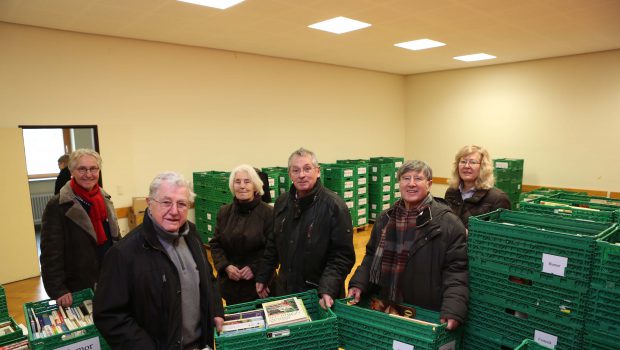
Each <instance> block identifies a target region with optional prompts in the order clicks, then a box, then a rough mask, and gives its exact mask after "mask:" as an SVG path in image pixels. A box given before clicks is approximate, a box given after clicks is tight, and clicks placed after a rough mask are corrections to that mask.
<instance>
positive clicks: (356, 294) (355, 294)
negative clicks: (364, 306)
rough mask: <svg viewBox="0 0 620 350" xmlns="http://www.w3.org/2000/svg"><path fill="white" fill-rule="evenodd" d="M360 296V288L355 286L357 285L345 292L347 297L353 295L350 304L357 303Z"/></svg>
mask: <svg viewBox="0 0 620 350" xmlns="http://www.w3.org/2000/svg"><path fill="white" fill-rule="evenodd" d="M361 296H362V290H361V289H359V288H357V287H353V288H349V292H348V293H347V297H353V300H351V302H350V303H351V304H357V303H359V301H360V297H361Z"/></svg>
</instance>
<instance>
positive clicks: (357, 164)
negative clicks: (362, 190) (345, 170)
mask: <svg viewBox="0 0 620 350" xmlns="http://www.w3.org/2000/svg"><path fill="white" fill-rule="evenodd" d="M336 164H348V165H351V166H353V175H354V176H356V177H357V176H366V175H367V174H368V159H342V160H337V161H336Z"/></svg>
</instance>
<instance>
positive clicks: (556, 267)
mask: <svg viewBox="0 0 620 350" xmlns="http://www.w3.org/2000/svg"><path fill="white" fill-rule="evenodd" d="M542 263H543V269H542V272H546V273H550V274H552V275H558V276H562V277H564V270H565V269H566V266H567V265H568V258H566V257H563V256H557V255H551V254H545V253H543V255H542Z"/></svg>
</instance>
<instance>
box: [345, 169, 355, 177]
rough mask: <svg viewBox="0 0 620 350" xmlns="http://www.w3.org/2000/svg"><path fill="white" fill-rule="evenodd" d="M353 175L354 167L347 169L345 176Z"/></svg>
mask: <svg viewBox="0 0 620 350" xmlns="http://www.w3.org/2000/svg"><path fill="white" fill-rule="evenodd" d="M351 176H353V169H345V170H344V177H351Z"/></svg>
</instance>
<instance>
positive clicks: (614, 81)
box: [405, 50, 620, 191]
mask: <svg viewBox="0 0 620 350" xmlns="http://www.w3.org/2000/svg"><path fill="white" fill-rule="evenodd" d="M619 62H620V50H614V51H607V52H600V53H593V54H584V55H577V56H568V57H560V58H550V59H544V60H537V61H530V62H522V63H514V64H504V65H497V66H486V67H481V68H471V69H464V70H455V71H445V72H437V73H428V74H419V75H412V76H408V77H407V79H406V100H405V101H406V115H407V117H406V122H405V131H406V136H405V140H406V151H405V154H406V156H407V158H419V159H422V160H427V161H428V162H429V163H430V165H431V166H432V167H433V169H434V172H435V176H441V177H449V175H450V165H451V163H452V160H453V157H454V154H455V153H456V152H457V150H458V149H459V148H460V147H462V146H463V145H466V144H471V143H473V144H479V145H483V146H485V147H487V149H489V151H490V152H491V156H492V157H495V158H500V157H508V158H523V159H525V173H524V180H523V181H524V183H526V184H533V185H550V186H559V187H568V188H583V189H595V190H604V191H619V190H620V152H618V149H620V142H619V141H618V140H619V137H620V65H619Z"/></svg>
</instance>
